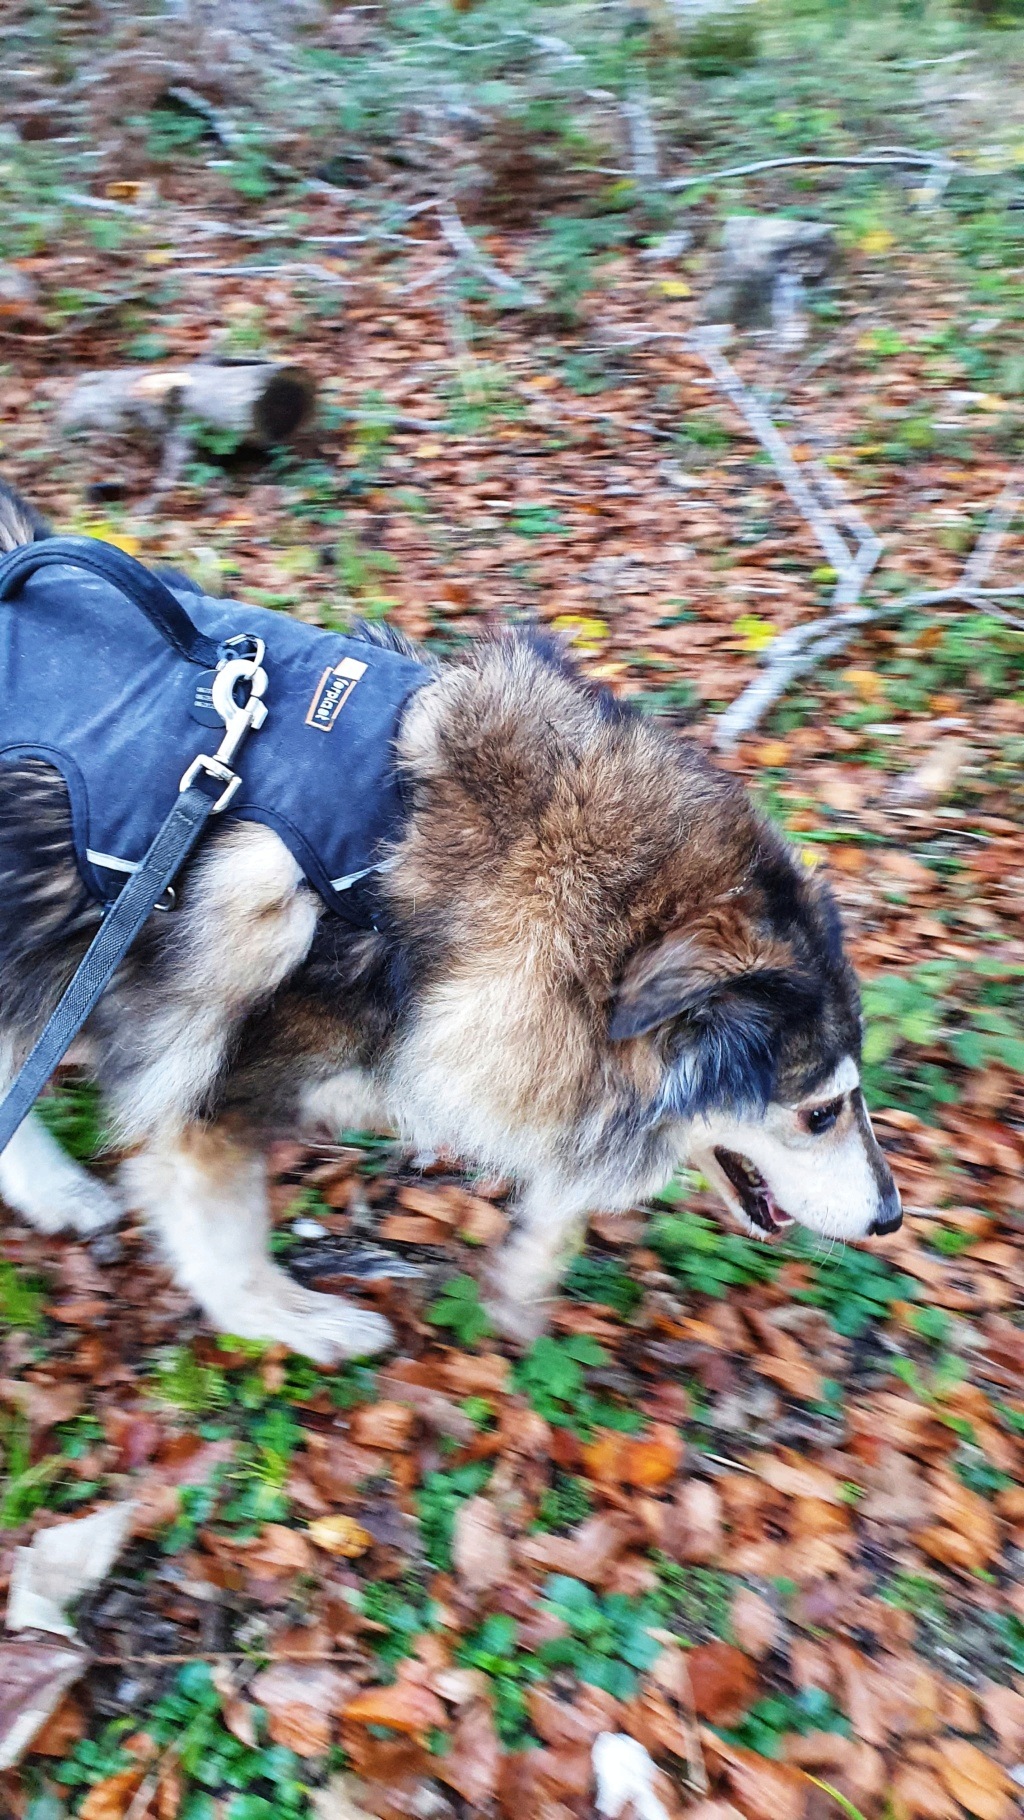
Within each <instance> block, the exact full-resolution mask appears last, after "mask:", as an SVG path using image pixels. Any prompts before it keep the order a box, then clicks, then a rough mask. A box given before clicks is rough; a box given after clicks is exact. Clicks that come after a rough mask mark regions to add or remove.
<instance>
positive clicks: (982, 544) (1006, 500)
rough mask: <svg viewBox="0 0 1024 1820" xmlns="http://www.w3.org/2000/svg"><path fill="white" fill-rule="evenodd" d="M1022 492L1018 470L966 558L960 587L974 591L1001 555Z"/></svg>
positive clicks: (1004, 489) (1023, 484) (1023, 485)
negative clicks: (999, 554) (1003, 542)
mask: <svg viewBox="0 0 1024 1820" xmlns="http://www.w3.org/2000/svg"><path fill="white" fill-rule="evenodd" d="M1022 492H1024V478H1022V476H1021V475H1019V474H1013V475H1011V477H1010V479H1009V480H1008V481H1007V482H1006V485H1005V486H1004V487H1003V490H1002V492H1001V493H1000V495H999V498H998V499H997V500H996V503H995V505H994V506H993V507H992V510H991V511H990V513H989V515H988V518H987V519H986V520H985V524H984V527H983V529H982V533H981V536H980V537H979V538H978V541H977V543H976V544H975V546H974V548H973V550H972V551H971V554H970V556H969V557H968V558H967V563H966V565H965V568H964V572H963V574H962V575H961V577H960V585H961V587H963V588H965V589H968V590H970V591H971V592H973V591H974V590H975V589H976V588H977V587H978V585H979V584H980V583H981V582H983V581H984V580H985V578H986V577H987V575H988V574H989V571H990V570H991V568H992V564H993V562H994V561H995V559H996V556H997V555H998V552H999V546H1000V544H1001V543H1002V541H1003V538H1004V537H1005V536H1006V533H1007V531H1008V530H1009V529H1010V526H1011V525H1012V523H1013V521H1014V519H1015V518H1016V516H1017V512H1018V510H1019V507H1020V502H1021V495H1022Z"/></svg>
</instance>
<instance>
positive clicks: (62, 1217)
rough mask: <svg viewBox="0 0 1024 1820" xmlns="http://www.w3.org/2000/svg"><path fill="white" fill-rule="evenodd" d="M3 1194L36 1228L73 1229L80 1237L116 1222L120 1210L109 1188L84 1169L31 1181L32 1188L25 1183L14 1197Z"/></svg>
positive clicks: (45, 1230)
mask: <svg viewBox="0 0 1024 1820" xmlns="http://www.w3.org/2000/svg"><path fill="white" fill-rule="evenodd" d="M5 1198H7V1199H8V1200H9V1201H10V1203H11V1205H12V1206H13V1207H14V1208H15V1210H16V1211H17V1212H18V1213H20V1214H21V1216H22V1218H23V1219H25V1220H27V1221H28V1222H29V1224H30V1225H32V1226H34V1227H35V1228H36V1230H37V1232H46V1233H54V1232H77V1233H80V1234H81V1235H82V1237H83V1238H89V1237H91V1235H92V1234H93V1233H94V1232H102V1231H103V1228H104V1227H105V1226H116V1224H117V1222H118V1220H119V1219H120V1218H121V1215H122V1213H123V1211H124V1209H123V1208H122V1206H121V1203H120V1202H119V1201H118V1200H117V1199H116V1197H115V1196H114V1195H113V1194H111V1192H110V1189H109V1188H107V1187H105V1186H104V1184H103V1183H102V1182H99V1181H97V1180H96V1178H95V1176H91V1175H86V1173H85V1170H84V1169H83V1170H81V1171H76V1173H75V1176H74V1178H73V1179H67V1180H62V1181H60V1182H55V1183H47V1182H45V1181H44V1182H41V1183H38V1184H35V1185H34V1191H33V1186H32V1185H30V1184H28V1183H26V1184H25V1186H24V1188H23V1189H22V1191H21V1192H20V1193H19V1194H18V1195H17V1197H16V1198H15V1196H14V1195H13V1194H8V1195H7V1196H6V1197H5Z"/></svg>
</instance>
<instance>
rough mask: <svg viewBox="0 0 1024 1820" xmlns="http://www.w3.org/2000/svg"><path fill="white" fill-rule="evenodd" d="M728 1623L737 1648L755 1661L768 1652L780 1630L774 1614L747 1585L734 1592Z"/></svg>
mask: <svg viewBox="0 0 1024 1820" xmlns="http://www.w3.org/2000/svg"><path fill="white" fill-rule="evenodd" d="M729 1623H730V1625H731V1628H732V1634H733V1636H734V1637H735V1639H736V1641H737V1643H738V1644H739V1646H740V1648H741V1649H742V1650H745V1652H746V1654H747V1655H748V1656H753V1658H754V1660H755V1661H756V1662H760V1661H761V1660H762V1659H763V1658H764V1657H765V1656H767V1655H769V1654H770V1652H771V1651H772V1650H773V1649H774V1648H775V1646H776V1644H777V1643H778V1641H779V1638H780V1636H781V1633H782V1626H781V1623H780V1620H779V1617H778V1613H777V1612H774V1611H773V1610H772V1608H771V1606H770V1605H769V1603H768V1601H767V1599H762V1597H761V1595H760V1593H756V1592H754V1591H753V1590H752V1588H751V1587H749V1586H743V1587H741V1588H740V1590H739V1592H738V1593H737V1594H736V1597H735V1598H734V1600H733V1602H732V1610H731V1611H730V1613H729Z"/></svg>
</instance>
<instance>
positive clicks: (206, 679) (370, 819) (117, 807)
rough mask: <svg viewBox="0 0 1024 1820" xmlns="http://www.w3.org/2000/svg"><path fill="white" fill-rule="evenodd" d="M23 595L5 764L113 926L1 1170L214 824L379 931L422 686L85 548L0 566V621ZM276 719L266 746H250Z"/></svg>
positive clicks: (25, 1085) (39, 1074)
mask: <svg viewBox="0 0 1024 1820" xmlns="http://www.w3.org/2000/svg"><path fill="white" fill-rule="evenodd" d="M15 594H18V595H19V596H20V598H19V600H18V601H17V603H16V604H14V605H12V606H10V607H9V608H8V611H7V612H4V613H0V705H2V721H0V762H4V761H5V760H13V759H18V758H27V757H33V758H40V759H43V760H45V761H46V762H47V763H49V764H52V765H53V766H55V768H56V769H57V770H58V771H60V773H61V775H62V776H63V778H64V781H65V783H66V785H67V789H68V797H69V801H70V805H71V820H72V829H73V834H74V841H75V850H76V857H77V861H78V866H79V870H80V872H81V874H82V878H83V880H84V882H85V884H86V886H87V888H88V889H89V891H90V892H91V893H92V895H93V896H94V897H95V898H97V900H98V901H99V902H101V903H102V904H103V905H104V908H105V915H104V919H103V922H102V924H101V926H100V929H99V932H98V933H97V935H96V936H95V938H94V940H93V941H92V943H91V945H90V947H89V949H88V950H87V952H86V954H85V956H84V958H83V960H82V962H81V964H80V966H79V968H78V970H77V972H76V973H75V975H74V977H73V979H72V981H71V983H70V985H69V987H68V989H67V991H66V992H65V993H64V995H63V997H62V999H61V1000H60V1003H59V1004H58V1006H57V1008H56V1010H55V1012H54V1013H53V1016H52V1017H51V1018H50V1020H49V1022H48V1023H47V1025H46V1027H45V1029H44V1030H43V1032H42V1034H41V1036H40V1037H39V1039H38V1041H37V1042H36V1044H35V1046H34V1048H33V1049H32V1051H31V1052H30V1054H29V1056H28V1058H27V1060H26V1062H25V1063H24V1065H23V1067H22V1069H21V1071H20V1073H19V1075H18V1077H17V1079H16V1081H15V1083H14V1085H13V1087H12V1088H11V1090H10V1092H9V1093H8V1095H7V1097H6V1099H5V1100H4V1101H3V1102H2V1104H0V1151H2V1150H3V1149H4V1148H5V1146H6V1145H7V1143H8V1142H9V1141H10V1139H11V1137H12V1136H13V1134H14V1132H15V1131H16V1130H17V1128H18V1126H19V1125H20V1123H21V1121H22V1119H23V1118H24V1117H25V1115H26V1113H27V1112H28V1111H29V1109H30V1107H31V1106H32V1103H33V1101H34V1100H35V1099H36V1098H37V1096H38V1094H39V1093H40V1091H41V1089H42V1088H43V1087H44V1086H45V1084H46V1082H47V1080H48V1079H49V1077H50V1075H51V1074H52V1072H53V1069H54V1068H55V1067H56V1065H57V1063H58V1062H59V1061H60V1059H61V1057H62V1056H63V1055H64V1054H65V1053H66V1051H67V1049H68V1047H69V1045H70V1044H71V1042H72V1041H73V1039H74V1037H75V1036H76V1034H77V1033H78V1031H79V1030H80V1029H81V1027H82V1025H83V1024H84V1023H85V1021H86V1019H87V1018H88V1016H89V1014H90V1012H91V1011H92V1010H93V1008H94V1006H95V1005H96V1003H97V1000H98V999H99V997H100V996H101V994H102V992H103V991H104V989H105V987H106V986H107V985H108V984H109V982H110V980H111V978H112V977H113V974H114V972H115V971H116V969H117V966H118V964H119V962H120V961H121V959H122V957H123V956H124V954H125V953H126V952H127V950H128V948H129V947H130V946H131V944H132V942H133V941H134V940H135V937H136V936H137V935H138V933H139V931H140V930H141V928H142V926H143V924H144V923H145V922H146V920H147V918H148V917H149V915H150V913H151V912H152V910H153V909H154V908H155V907H156V906H157V905H158V904H159V903H161V902H166V901H167V894H168V893H169V892H170V891H171V887H172V883H173V880H174V879H175V877H176V876H177V874H178V872H179V870H180V868H181V866H182V865H183V864H184V862H185V860H186V859H187V858H188V856H189V854H190V853H191V852H192V850H193V848H194V847H195V845H196V842H197V841H198V840H199V838H200V836H201V834H202V832H203V830H204V828H205V827H206V824H207V822H208V821H209V819H210V817H211V816H212V815H221V814H227V815H228V816H229V817H237V818H239V819H243V820H246V821H258V822H263V823H265V824H266V825H268V826H270V827H272V828H274V829H275V831H276V832H277V833H278V834H280V836H281V838H282V840H283V841H284V842H285V844H286V845H287V846H288V847H289V848H290V850H291V852H292V853H293V854H294V856H295V858H296V860H297V861H298V863H299V865H300V866H301V867H302V870H303V872H304V873H305V875H306V877H307V878H308V879H309V881H310V883H311V884H312V885H313V886H314V887H315V889H316V890H317V891H318V892H319V894H320V896H321V897H322V898H323V899H324V902H325V903H326V904H327V905H328V906H329V908H330V909H331V910H333V911H334V912H335V913H336V914H337V915H339V916H343V917H344V918H345V919H346V920H347V921H349V922H351V923H352V924H353V925H354V926H356V927H358V928H375V927H376V926H377V917H378V903H377V893H376V892H375V890H374V888H373V886H374V875H375V874H376V873H377V872H379V870H380V868H381V866H382V865H383V864H386V863H387V861H386V857H385V855H386V849H387V847H388V845H389V843H390V842H391V841H393V840H394V838H395V836H396V835H397V834H398V832H399V831H400V828H401V825H402V822H403V820H404V813H405V811H404V805H403V802H402V797H401V790H400V783H399V779H398V776H397V773H396V767H395V764H394V749H395V747H394V742H395V738H396V735H397V731H398V727H399V723H400V720H401V716H402V714H403V712H404V710H405V707H406V706H407V704H408V701H409V699H410V697H411V695H412V694H413V693H414V692H415V691H416V690H417V689H419V688H420V687H422V685H423V684H424V683H425V682H427V681H429V677H430V673H429V671H428V670H427V669H426V668H425V667H424V666H423V665H422V664H418V663H416V662H415V660H413V659H412V658H409V657H406V656H405V655H403V654H401V653H399V652H396V651H393V650H389V649H385V648H382V647H380V646H378V645H376V644H373V643H370V642H367V641H363V640H360V639H350V638H346V637H343V636H342V635H340V634H337V633H332V632H324V631H322V630H321V629H320V628H318V627H313V626H306V625H302V624H300V623H299V622H297V621H295V620H293V619H291V618H289V617H288V616H287V615H284V614H279V613H274V612H271V611H269V610H267V609H265V608H259V607H248V606H244V605H242V604H240V603H238V602H233V601H228V602H225V601H219V600H210V599H208V598H206V597H205V596H202V595H198V594H191V593H188V592H186V591H185V590H184V589H182V591H181V592H174V591H172V589H171V588H170V587H169V586H168V585H167V584H166V583H165V582H163V581H162V580H160V578H159V577H158V576H156V575H154V574H152V573H151V572H150V571H149V570H148V569H145V568H144V567H143V566H142V564H141V563H138V562H136V561H135V560H134V559H133V558H132V557H130V556H127V555H125V554H124V553H123V552H122V551H121V550H118V549H116V548H114V547H113V546H112V545H110V544H104V543H100V542H98V541H97V540H95V539H92V538H87V537H64V538H56V537H55V538H48V539H46V540H45V541H43V542H41V543H36V544H30V545H27V546H26V547H24V548H22V549H18V550H15V551H14V552H13V553H12V554H11V555H9V556H7V557H5V558H3V559H2V560H0V602H7V601H10V600H11V597H12V596H13V595H15ZM186 601H187V602H188V605H187V607H186V605H185V602H186ZM140 610H141V617H140ZM270 678H272V679H273V680H272V687H270V686H269V685H270ZM268 690H269V696H268ZM265 698H268V699H265ZM268 713H269V714H270V716H271V717H272V719H271V727H272V737H270V738H266V739H263V740H256V741H253V742H252V743H251V744H250V743H248V736H249V734H250V733H254V732H256V731H258V729H260V728H261V727H262V726H263V724H264V722H265V721H266V720H267V718H268ZM200 727H215V728H217V729H218V730H219V731H220V734H221V739H220V743H219V744H218V745H217V747H216V750H214V751H200V752H199V753H197V752H196V742H197V740H198V738H199V728H200ZM168 802H170V803H171V804H172V805H173V806H172V807H171V809H170V811H169V813H167V814H166V815H164V809H165V807H166V804H167V803H168ZM162 817H163V819H161V818H162ZM126 877H127V880H128V882H127V883H125V882H124V880H125V878H126ZM171 896H172V899H173V893H171Z"/></svg>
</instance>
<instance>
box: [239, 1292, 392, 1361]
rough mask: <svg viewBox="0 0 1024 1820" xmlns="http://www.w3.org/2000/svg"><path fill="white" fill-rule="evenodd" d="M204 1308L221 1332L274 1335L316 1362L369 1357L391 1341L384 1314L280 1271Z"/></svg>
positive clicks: (256, 1336)
mask: <svg viewBox="0 0 1024 1820" xmlns="http://www.w3.org/2000/svg"><path fill="white" fill-rule="evenodd" d="M207 1312H208V1313H209V1315H210V1316H211V1319H212V1320H213V1322H214V1324H215V1326H218V1327H219V1328H220V1329H221V1331H222V1332H226V1333H237V1334H238V1335H239V1337H240V1338H241V1339H243V1340H276V1341H277V1342H278V1344H280V1345H282V1346H287V1347H288V1350H289V1351H290V1352H298V1353H302V1354H303V1355H304V1356H305V1357H306V1358H307V1359H314V1360H315V1361H316V1363H317V1364H318V1365H333V1364H337V1363H339V1362H340V1361H341V1360H343V1359H364V1358H369V1357H370V1356H371V1355H372V1354H374V1353H378V1352H384V1351H385V1349H386V1348H387V1347H388V1346H390V1345H391V1344H392V1343H393V1340H394V1333H393V1330H392V1327H391V1323H390V1322H389V1321H386V1320H385V1319H384V1316H383V1315H381V1314H374V1312H373V1310H372V1309H369V1308H360V1307H359V1306H358V1305H357V1304H356V1303H354V1302H344V1301H342V1300H341V1298H340V1297H339V1296H332V1295H317V1294H316V1293H315V1291H314V1290H311V1289H303V1288H302V1287H301V1285H300V1284H298V1283H295V1282H293V1281H292V1279H291V1278H290V1277H287V1276H285V1275H284V1272H283V1271H282V1272H280V1273H277V1272H275V1274H274V1280H273V1282H272V1283H271V1284H269V1285H266V1286H261V1288H260V1290H259V1291H258V1292H256V1293H244V1292H243V1293H242V1294H240V1295H239V1296H238V1297H237V1298H235V1297H232V1298H231V1301H230V1304H228V1305H225V1304H224V1303H223V1301H218V1303H217V1304H216V1305H215V1306H208V1308H207Z"/></svg>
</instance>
